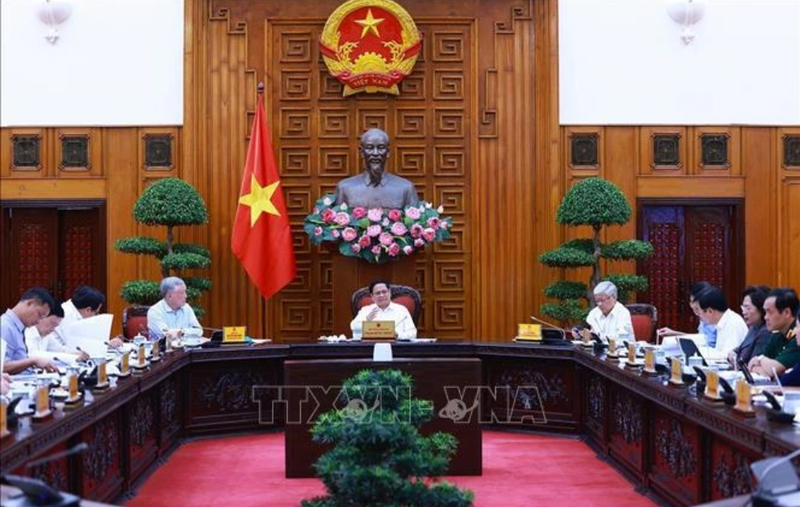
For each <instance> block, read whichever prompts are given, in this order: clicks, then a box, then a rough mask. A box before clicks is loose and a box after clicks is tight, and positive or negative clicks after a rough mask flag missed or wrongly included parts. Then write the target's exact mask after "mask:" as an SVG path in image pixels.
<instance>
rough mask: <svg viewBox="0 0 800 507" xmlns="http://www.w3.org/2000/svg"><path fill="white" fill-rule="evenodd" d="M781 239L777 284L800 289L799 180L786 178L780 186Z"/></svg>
mask: <svg viewBox="0 0 800 507" xmlns="http://www.w3.org/2000/svg"><path fill="white" fill-rule="evenodd" d="M781 194H782V199H781V200H782V210H783V220H784V224H785V225H784V229H783V233H784V234H783V238H782V241H781V243H782V244H781V249H780V250H781V254H782V255H781V257H782V258H781V261H782V262H781V268H780V269H779V279H778V281H779V284H780V285H781V286H788V287H794V288H795V289H799V288H800V262H799V261H798V252H800V220H798V219H797V209H798V208H800V178H798V177H791V178H790V177H786V178H785V179H784V182H783V184H782V189H781Z"/></svg>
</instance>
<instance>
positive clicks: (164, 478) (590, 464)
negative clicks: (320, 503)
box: [126, 431, 655, 507]
mask: <svg viewBox="0 0 800 507" xmlns="http://www.w3.org/2000/svg"><path fill="white" fill-rule="evenodd" d="M448 480H450V481H451V482H454V483H457V484H458V485H460V486H463V487H465V488H469V489H471V490H472V491H474V492H475V506H476V507H493V506H503V507H531V506H550V505H555V504H562V505H580V506H582V507H589V506H614V507H626V506H630V507H634V506H635V507H640V506H642V507H644V506H655V504H654V503H653V502H652V501H651V500H649V499H647V498H645V497H643V496H641V495H639V494H638V493H636V492H635V491H634V490H633V486H631V484H630V483H629V482H628V481H626V480H625V479H624V478H623V477H622V476H621V475H620V474H619V473H618V472H617V471H616V470H614V469H613V468H612V467H611V466H609V465H608V464H606V463H604V462H602V461H600V460H598V459H597V458H596V457H595V454H594V451H592V450H591V449H590V448H589V447H588V446H587V445H586V444H584V443H583V442H580V441H579V440H574V439H568V438H560V437H550V436H538V435H526V434H518V433H504V432H497V431H484V432H483V476H481V477H451V478H449V479H448ZM322 493H324V488H323V487H322V483H321V482H319V481H318V480H317V479H284V437H283V433H272V434H268V435H255V436H242V437H230V438H220V439H213V440H200V441H195V442H191V443H188V444H186V445H184V446H182V447H181V448H180V449H178V450H177V451H176V452H175V453H174V454H173V455H172V456H171V457H170V458H169V461H168V462H167V463H166V464H165V465H164V466H162V467H161V468H159V469H158V470H157V471H156V472H155V473H154V474H153V475H152V477H150V478H149V479H148V480H147V481H146V482H145V483H144V485H143V486H142V487H141V488H140V490H139V494H138V495H137V496H136V498H134V499H133V500H131V501H130V502H128V503H127V504H126V505H128V506H130V507H173V506H183V505H193V506H205V505H236V506H238V507H246V506H253V507H256V506H257V507H264V506H268V507H288V506H292V507H296V506H297V505H299V504H300V500H302V499H303V498H311V497H312V496H315V495H320V494H322Z"/></svg>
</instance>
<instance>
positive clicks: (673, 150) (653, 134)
mask: <svg viewBox="0 0 800 507" xmlns="http://www.w3.org/2000/svg"><path fill="white" fill-rule="evenodd" d="M639 150H640V153H641V154H642V156H641V165H640V166H639V173H640V174H642V175H653V176H680V175H685V174H689V169H688V167H689V164H690V163H691V160H692V158H691V157H692V140H691V138H690V137H689V128H688V127H676V126H671V127H667V126H663V127H658V126H643V127H641V128H640V129H639Z"/></svg>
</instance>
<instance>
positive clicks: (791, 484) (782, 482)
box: [750, 449, 800, 507]
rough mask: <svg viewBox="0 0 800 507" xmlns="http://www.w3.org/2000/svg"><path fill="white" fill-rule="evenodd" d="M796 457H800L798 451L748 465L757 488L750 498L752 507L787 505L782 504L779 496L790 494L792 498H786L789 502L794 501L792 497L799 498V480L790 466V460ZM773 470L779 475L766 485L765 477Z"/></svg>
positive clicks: (799, 451) (799, 450)
mask: <svg viewBox="0 0 800 507" xmlns="http://www.w3.org/2000/svg"><path fill="white" fill-rule="evenodd" d="M797 456H800V449H796V450H795V451H794V452H792V453H790V454H787V455H786V456H783V457H780V458H767V459H762V460H761V461H756V462H755V463H753V464H752V465H750V468H751V469H752V470H753V473H754V474H755V475H756V476H757V477H758V488H756V490H755V491H754V492H753V494H752V495H751V497H750V498H751V500H752V502H753V507H768V506H779V505H789V504H788V503H787V504H784V503H783V502H782V499H781V496H783V495H790V494H791V496H792V497H793V498H791V499H790V498H786V500H790V501H791V500H796V498H794V497H796V496H800V478H798V477H797V472H796V471H795V469H794V466H793V465H792V464H791V460H793V459H794V458H796V457H797ZM762 468H763V470H761V472H760V473H759V469H762ZM774 470H777V471H778V472H781V473H780V474H779V475H778V477H777V478H776V479H775V480H773V481H770V482H769V483H768V482H767V480H766V479H767V476H768V475H770V473H772V472H773V471H774ZM773 475H774V474H773ZM792 505H796V504H792Z"/></svg>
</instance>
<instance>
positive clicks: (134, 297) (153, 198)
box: [114, 178, 211, 317]
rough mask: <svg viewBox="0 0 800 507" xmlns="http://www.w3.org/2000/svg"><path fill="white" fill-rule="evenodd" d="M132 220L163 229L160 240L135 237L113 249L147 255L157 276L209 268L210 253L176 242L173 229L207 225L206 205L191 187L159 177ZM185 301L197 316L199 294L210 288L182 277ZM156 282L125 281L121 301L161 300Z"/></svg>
mask: <svg viewBox="0 0 800 507" xmlns="http://www.w3.org/2000/svg"><path fill="white" fill-rule="evenodd" d="M133 218H134V219H135V220H136V221H137V222H139V223H140V224H144V225H150V226H163V227H166V231H165V238H164V241H161V240H158V239H155V238H150V237H145V236H136V237H132V238H122V239H118V240H117V241H116V242H115V243H114V247H115V248H116V249H117V250H119V251H120V252H125V253H132V254H136V255H147V256H151V257H155V258H156V259H158V262H159V265H160V267H161V276H162V278H166V277H168V276H180V272H181V271H184V270H189V269H191V270H194V269H203V268H207V267H209V266H210V265H211V252H209V251H208V249H207V248H204V247H202V246H200V245H194V244H191V243H176V242H175V228H176V227H179V226H184V225H201V224H206V223H208V210H207V209H206V204H205V202H203V199H202V198H201V197H200V194H198V193H197V190H195V189H194V188H193V187H192V186H191V185H189V184H188V183H186V182H185V181H183V180H180V179H177V178H163V179H160V180H158V181H156V182H154V183H153V184H151V185H150V186H148V187H147V188H146V189H145V191H144V192H143V193H142V195H141V196H140V197H139V199H138V200H137V201H136V205H135V206H134V208H133ZM181 278H183V280H184V281H185V282H186V289H187V293H188V296H189V301H190V302H191V303H192V307H193V309H194V311H195V313H196V314H197V316H198V317H200V316H202V315H203V309H202V308H201V307H199V306H198V305H197V304H196V301H197V298H199V297H200V293H201V292H204V291H208V290H210V289H211V280H209V279H208V278H205V277H197V276H182V277H181ZM159 282H160V280H159V281H155V280H133V281H129V282H125V284H123V286H122V290H121V291H120V295H121V296H122V299H124V300H125V301H127V302H128V304H131V305H153V304H155V303H157V302H158V300H159V299H161V293H160V292H159Z"/></svg>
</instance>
